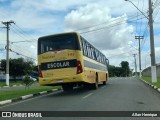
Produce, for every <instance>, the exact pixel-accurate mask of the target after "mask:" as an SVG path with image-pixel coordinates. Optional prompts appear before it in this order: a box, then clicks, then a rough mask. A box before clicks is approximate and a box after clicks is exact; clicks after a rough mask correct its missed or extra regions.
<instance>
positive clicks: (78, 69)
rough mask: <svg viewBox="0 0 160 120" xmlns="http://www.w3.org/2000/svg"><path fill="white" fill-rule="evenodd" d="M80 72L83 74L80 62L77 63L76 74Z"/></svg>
mask: <svg viewBox="0 0 160 120" xmlns="http://www.w3.org/2000/svg"><path fill="white" fill-rule="evenodd" d="M82 72H83V70H82V65H81V62H80V61H77V74H80V73H82Z"/></svg>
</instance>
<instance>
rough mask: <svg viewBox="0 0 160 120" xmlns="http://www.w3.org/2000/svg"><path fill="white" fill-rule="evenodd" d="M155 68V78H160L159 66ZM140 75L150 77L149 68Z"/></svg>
mask: <svg viewBox="0 0 160 120" xmlns="http://www.w3.org/2000/svg"><path fill="white" fill-rule="evenodd" d="M156 68H157V77H160V64H157V65H156ZM142 75H143V76H146V77H151V67H148V68H146V69H144V70H143V71H142Z"/></svg>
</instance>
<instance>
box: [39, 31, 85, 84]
mask: <svg viewBox="0 0 160 120" xmlns="http://www.w3.org/2000/svg"><path fill="white" fill-rule="evenodd" d="M79 45H80V44H79V41H78V36H77V34H76V33H68V34H58V35H52V36H46V37H41V38H39V40H38V68H39V83H40V85H61V84H64V83H72V82H73V83H74V82H82V79H83V78H82V74H81V73H82V72H83V70H82V62H83V61H82V60H81V59H80V58H81V57H82V52H81V50H80V46H79Z"/></svg>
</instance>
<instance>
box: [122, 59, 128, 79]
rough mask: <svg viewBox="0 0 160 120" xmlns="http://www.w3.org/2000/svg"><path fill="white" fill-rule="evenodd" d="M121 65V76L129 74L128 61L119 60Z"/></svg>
mask: <svg viewBox="0 0 160 120" xmlns="http://www.w3.org/2000/svg"><path fill="white" fill-rule="evenodd" d="M121 67H122V69H123V72H124V74H123V77H125V76H129V73H130V69H129V63H128V62H127V61H122V62H121Z"/></svg>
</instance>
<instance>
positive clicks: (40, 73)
mask: <svg viewBox="0 0 160 120" xmlns="http://www.w3.org/2000/svg"><path fill="white" fill-rule="evenodd" d="M38 76H39V77H43V75H42V70H41V66H40V65H39V66H38Z"/></svg>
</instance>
